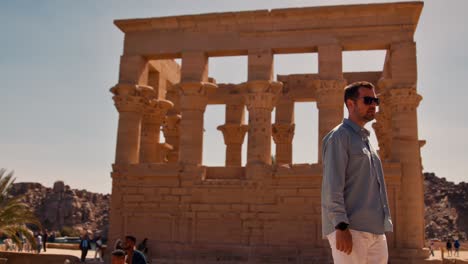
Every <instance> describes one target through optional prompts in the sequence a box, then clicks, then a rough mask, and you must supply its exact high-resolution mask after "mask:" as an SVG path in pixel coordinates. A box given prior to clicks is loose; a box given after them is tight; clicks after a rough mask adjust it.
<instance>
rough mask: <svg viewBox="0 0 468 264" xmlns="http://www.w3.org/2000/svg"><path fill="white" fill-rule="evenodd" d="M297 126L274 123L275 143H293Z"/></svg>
mask: <svg viewBox="0 0 468 264" xmlns="http://www.w3.org/2000/svg"><path fill="white" fill-rule="evenodd" d="M295 127H296V125H295V124H273V125H272V134H273V140H274V141H275V144H290V143H292V141H293V138H294V130H295Z"/></svg>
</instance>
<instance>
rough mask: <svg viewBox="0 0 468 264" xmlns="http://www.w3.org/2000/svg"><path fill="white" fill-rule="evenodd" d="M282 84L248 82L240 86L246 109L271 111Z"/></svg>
mask: <svg viewBox="0 0 468 264" xmlns="http://www.w3.org/2000/svg"><path fill="white" fill-rule="evenodd" d="M282 87H283V84H282V83H281V82H274V81H249V82H247V83H243V84H241V85H240V87H239V90H240V91H241V92H242V94H243V95H244V100H245V105H246V106H247V109H248V110H249V111H251V110H252V109H267V110H269V111H272V110H273V107H274V106H275V105H276V101H277V100H278V94H279V92H280V91H281V89H282Z"/></svg>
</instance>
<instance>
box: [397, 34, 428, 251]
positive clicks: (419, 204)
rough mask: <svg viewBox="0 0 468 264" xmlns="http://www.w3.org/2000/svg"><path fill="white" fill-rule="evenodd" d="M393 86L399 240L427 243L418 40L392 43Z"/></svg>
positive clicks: (405, 245) (407, 243)
mask: <svg viewBox="0 0 468 264" xmlns="http://www.w3.org/2000/svg"><path fill="white" fill-rule="evenodd" d="M391 72H392V89H391V90H390V91H389V96H390V105H391V126H392V147H391V158H392V160H393V161H399V162H400V163H401V192H400V197H399V199H400V200H401V203H400V208H399V210H398V215H396V220H397V222H396V225H395V226H396V234H395V235H396V241H397V243H398V244H397V246H398V247H399V248H402V249H408V248H409V249H422V248H423V246H424V179H423V176H422V172H421V161H420V156H421V153H420V142H419V139H418V125H417V112H416V109H417V107H418V105H419V102H420V101H421V99H422V97H421V96H420V95H418V94H417V92H416V82H417V71H416V44H415V43H414V42H412V41H411V42H406V43H398V44H393V45H392V47H391Z"/></svg>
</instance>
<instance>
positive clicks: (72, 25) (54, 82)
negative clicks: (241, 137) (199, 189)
mask: <svg viewBox="0 0 468 264" xmlns="http://www.w3.org/2000/svg"><path fill="white" fill-rule="evenodd" d="M368 2H395V1H354V0H349V1H343V0H342V1H338V0H329V1H271V0H270V1H221V0H218V1H208V0H206V1H189V0H187V1H177V0H173V1H116V0H113V1H110V0H107V1H104V0H102V1H95V0H88V1H52V0H50V1H37V0H30V1H24V0H18V1H12V0H11V1H8V0H3V1H1V2H0V83H1V84H0V92H1V95H0V98H1V104H0V121H1V127H0V167H4V168H7V169H9V170H15V176H16V177H17V181H36V182H40V183H42V184H44V185H46V186H51V185H52V183H53V182H54V181H56V180H63V181H65V183H66V184H69V185H70V186H72V187H73V188H86V189H88V190H91V191H98V192H106V193H107V192H110V186H111V178H110V170H111V164H112V162H113V159H114V152H115V141H116V129H117V118H118V115H117V112H116V110H115V108H114V106H113V102H112V99H111V94H110V93H109V88H110V87H112V86H113V85H115V84H116V82H117V77H118V68H119V56H120V55H121V53H122V45H123V33H121V32H120V31H119V30H118V29H117V27H115V26H114V25H113V20H114V19H123V18H142V17H159V16H170V15H181V14H196V13H206V12H225V11H240V10H255V9H273V8H285V7H301V6H318V5H335V4H352V3H368ZM424 2H425V6H424V9H423V12H422V16H421V18H420V21H419V25H418V29H417V31H416V37H415V40H416V43H417V49H418V70H419V82H418V90H419V93H420V94H421V95H422V96H423V97H424V100H423V101H422V102H421V105H420V107H419V109H418V114H419V135H420V138H421V139H426V140H427V144H426V146H425V147H424V148H423V149H422V155H423V165H424V168H425V169H424V171H430V172H435V173H436V174H437V175H438V176H440V177H446V178H447V179H448V180H451V181H455V182H459V181H467V180H468V174H467V172H466V171H467V169H468V152H467V151H466V149H468V140H467V139H466V135H468V118H467V117H466V115H465V113H464V112H465V111H466V107H465V102H466V101H467V100H468V89H466V88H465V85H466V83H468V52H466V47H468V27H467V26H466V25H468V18H467V17H466V10H467V8H468V1H463V0H459V1H455V0H448V1H437V0H430V1H424ZM383 59H384V53H383V52H378V51H377V52H368V53H359V54H356V53H345V54H344V65H343V67H344V71H361V70H381V69H382V65H383ZM209 66H210V76H212V77H214V78H216V79H217V80H218V82H233V83H240V82H242V81H245V80H246V74H247V66H246V58H245V57H231V58H216V59H210V65H209ZM275 72H276V73H277V74H290V73H311V72H317V56H316V54H306V55H304V54H301V55H290V56H285V55H281V56H275ZM223 118H224V108H222V107H219V106H210V107H208V109H207V112H206V123H205V129H206V133H205V139H206V144H205V149H206V150H205V155H204V162H205V164H207V165H213V166H215V165H221V164H222V163H223V162H224V157H225V154H224V143H223V141H222V137H221V133H220V132H219V131H217V130H215V127H216V126H218V125H220V124H222V123H223V122H224V121H223ZM316 122H317V111H316V108H315V105H314V104H312V103H310V104H298V105H297V106H296V129H297V131H296V136H295V140H294V161H295V162H296V163H305V162H309V163H310V162H313V161H315V160H316V152H317V151H316V149H315V148H316V147H317V133H316ZM208 138H209V139H210V140H207V139H208Z"/></svg>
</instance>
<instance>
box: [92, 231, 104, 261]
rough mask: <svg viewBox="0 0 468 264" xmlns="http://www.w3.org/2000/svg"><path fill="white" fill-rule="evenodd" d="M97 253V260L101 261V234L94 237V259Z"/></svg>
mask: <svg viewBox="0 0 468 264" xmlns="http://www.w3.org/2000/svg"><path fill="white" fill-rule="evenodd" d="M98 255H99V261H100V262H102V261H103V260H102V239H101V236H98V237H97V238H96V251H95V252H94V259H97V256H98Z"/></svg>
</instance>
